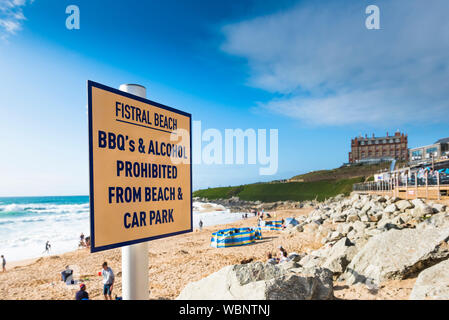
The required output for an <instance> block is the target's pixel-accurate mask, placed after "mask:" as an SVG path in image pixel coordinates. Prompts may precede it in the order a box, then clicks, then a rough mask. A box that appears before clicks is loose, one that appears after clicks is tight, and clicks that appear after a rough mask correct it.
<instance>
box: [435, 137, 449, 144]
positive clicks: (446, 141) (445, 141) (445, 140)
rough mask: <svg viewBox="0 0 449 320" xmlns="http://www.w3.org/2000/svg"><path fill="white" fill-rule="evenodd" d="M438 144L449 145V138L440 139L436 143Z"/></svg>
mask: <svg viewBox="0 0 449 320" xmlns="http://www.w3.org/2000/svg"><path fill="white" fill-rule="evenodd" d="M437 143H449V137H447V138H443V139H440V140H438V141H437V142H435V144H437Z"/></svg>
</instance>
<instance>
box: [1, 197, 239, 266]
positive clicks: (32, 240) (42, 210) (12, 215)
mask: <svg viewBox="0 0 449 320" xmlns="http://www.w3.org/2000/svg"><path fill="white" fill-rule="evenodd" d="M205 207H207V210H205V209H204V208H205ZM241 218H242V213H231V212H230V211H229V210H228V209H225V208H223V207H220V206H218V205H215V204H205V203H201V202H194V203H193V227H194V229H196V228H198V225H199V221H200V220H201V221H202V222H203V226H211V225H217V224H225V223H230V222H233V221H236V220H239V219H241ZM81 233H83V234H84V235H85V236H88V235H90V221H89V197H88V196H59V197H9V198H0V255H4V256H5V258H6V260H7V261H18V260H24V259H31V258H38V257H41V256H45V255H48V254H61V253H64V252H68V251H73V250H76V249H77V248H78V244H79V239H80V235H81ZM47 241H49V242H50V245H51V249H50V252H49V253H46V252H45V243H46V242H47Z"/></svg>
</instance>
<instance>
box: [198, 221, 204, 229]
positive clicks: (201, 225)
mask: <svg viewBox="0 0 449 320" xmlns="http://www.w3.org/2000/svg"><path fill="white" fill-rule="evenodd" d="M199 225H200V231H201V230H203V220H200V223H199Z"/></svg>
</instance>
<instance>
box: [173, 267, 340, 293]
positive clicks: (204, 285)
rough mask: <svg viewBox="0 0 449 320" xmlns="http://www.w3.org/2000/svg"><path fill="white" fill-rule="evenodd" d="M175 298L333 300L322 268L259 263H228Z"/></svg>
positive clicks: (328, 278) (328, 276)
mask: <svg viewBox="0 0 449 320" xmlns="http://www.w3.org/2000/svg"><path fill="white" fill-rule="evenodd" d="M293 270H295V271H298V272H294V271H293ZM211 293H213V294H211ZM176 299H177V300H210V299H215V300H329V299H333V282H332V272H331V271H330V270H327V269H322V268H315V269H309V270H302V269H291V270H287V269H286V268H282V267H280V266H278V265H270V264H266V263H262V262H254V263H248V264H244V265H233V266H227V267H224V268H222V269H221V270H219V271H217V272H215V273H213V274H211V275H209V276H208V277H206V278H204V279H201V280H200V281H197V282H192V283H189V284H188V285H187V286H186V287H185V288H184V289H183V290H182V292H181V294H180V295H179V296H178V297H177V298H176Z"/></svg>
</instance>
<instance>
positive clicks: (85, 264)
mask: <svg viewBox="0 0 449 320" xmlns="http://www.w3.org/2000/svg"><path fill="white" fill-rule="evenodd" d="M301 211H302V212H292V211H286V212H280V211H278V214H277V217H278V218H281V217H284V218H285V217H288V216H297V215H298V213H299V214H305V213H306V212H307V211H309V210H301ZM256 224H257V219H256V218H255V217H254V216H253V217H248V218H247V219H243V220H238V221H235V222H231V223H226V224H220V225H214V226H207V227H203V230H202V231H199V229H196V230H194V231H193V232H191V233H186V234H182V235H177V236H173V237H169V238H162V239H157V240H154V241H151V242H150V245H149V253H148V256H149V266H150V267H149V282H150V299H156V300H157V299H175V298H176V297H177V295H179V293H180V291H181V290H182V289H183V288H184V287H185V286H186V285H187V284H188V283H189V282H191V281H197V280H200V279H202V278H204V277H205V276H208V275H209V274H211V273H213V272H216V271H218V270H219V269H221V268H222V267H224V266H227V265H231V264H239V263H241V262H242V261H244V260H247V259H252V260H253V261H265V257H266V252H267V251H272V252H273V253H275V254H276V253H277V247H278V246H279V245H281V244H282V245H283V246H284V247H285V248H286V249H287V250H289V251H290V252H293V251H303V250H306V249H307V248H309V247H310V248H313V249H316V248H318V247H319V246H320V245H319V244H317V243H314V242H313V241H311V240H305V241H300V242H298V241H293V242H295V243H296V244H297V246H296V247H295V248H293V247H292V245H291V243H292V241H288V239H287V236H288V235H287V234H283V233H281V232H278V231H269V232H264V234H263V239H262V240H259V241H256V243H254V244H251V245H248V246H241V247H232V248H220V249H217V248H213V247H211V246H210V238H211V234H212V233H213V232H215V231H218V230H220V229H223V228H230V227H254V226H256ZM291 240H293V239H291ZM294 249H295V250H294ZM103 261H107V262H108V264H109V265H110V266H111V268H112V269H113V270H114V273H115V274H116V284H115V285H114V287H115V289H114V293H113V296H115V295H118V296H121V279H122V274H121V249H120V248H117V249H112V250H107V251H103V252H96V253H90V251H89V249H78V250H75V251H70V252H66V253H63V254H59V255H51V256H45V257H41V258H37V259H25V260H21V261H17V262H10V263H7V265H6V268H7V272H6V273H0V299H7V300H8V299H13V300H16V299H33V300H40V299H56V300H60V299H62V300H67V299H68V300H72V299H73V298H74V295H75V292H76V290H77V289H78V285H72V286H67V285H65V284H64V283H62V281H60V272H61V271H62V270H64V269H65V266H66V265H69V266H70V267H71V268H72V269H73V270H74V274H75V277H74V279H75V280H82V282H84V283H85V284H86V287H87V291H88V292H89V296H90V298H91V299H95V300H97V299H103V295H102V282H101V277H99V276H98V271H100V269H101V264H102V263H103Z"/></svg>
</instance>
